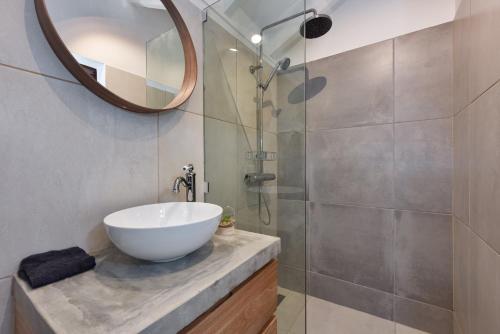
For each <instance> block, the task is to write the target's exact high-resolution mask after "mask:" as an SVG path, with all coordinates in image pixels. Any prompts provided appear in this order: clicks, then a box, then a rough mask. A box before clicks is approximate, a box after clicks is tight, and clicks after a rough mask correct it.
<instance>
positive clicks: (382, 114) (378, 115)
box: [307, 40, 394, 130]
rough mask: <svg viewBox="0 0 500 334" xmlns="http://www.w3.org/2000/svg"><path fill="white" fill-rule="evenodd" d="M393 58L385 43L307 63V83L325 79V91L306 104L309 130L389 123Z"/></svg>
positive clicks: (390, 43) (390, 44)
mask: <svg viewBox="0 0 500 334" xmlns="http://www.w3.org/2000/svg"><path fill="white" fill-rule="evenodd" d="M392 57H393V41H392V40H388V41H384V42H380V43H377V44H373V45H370V46H366V47H363V48H359V49H356V50H354V51H349V52H345V53H342V54H339V55H335V56H332V57H328V58H324V59H321V60H317V61H313V62H311V63H309V64H308V65H307V67H308V70H309V76H310V79H313V78H317V77H325V78H326V87H324V88H323V89H322V90H321V92H320V93H318V94H317V95H315V96H314V97H312V98H310V99H309V100H308V101H307V126H308V129H310V130H317V129H334V128H344V127H351V126H356V125H368V124H377V123H390V122H392V120H393V105H394V104H393V90H394V84H393V59H392ZM312 83H313V82H308V84H309V85H310V84H312ZM308 89H309V90H311V89H313V87H308ZM360 97H362V98H360Z"/></svg>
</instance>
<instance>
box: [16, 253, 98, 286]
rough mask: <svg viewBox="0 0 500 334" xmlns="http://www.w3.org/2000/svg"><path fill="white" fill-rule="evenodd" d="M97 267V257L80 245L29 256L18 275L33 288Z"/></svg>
mask: <svg viewBox="0 0 500 334" xmlns="http://www.w3.org/2000/svg"><path fill="white" fill-rule="evenodd" d="M94 267H95V258H94V257H93V256H90V255H88V254H87V253H86V252H85V251H84V250H83V249H81V248H79V247H72V248H68V249H63V250H59V251H50V252H46V253H42V254H35V255H31V256H28V257H27V258H25V259H24V260H22V261H21V264H20V265H19V271H18V275H19V277H21V278H22V279H24V280H25V281H26V282H28V283H29V285H31V287H32V288H39V287H41V286H44V285H47V284H50V283H54V282H57V281H60V280H62V279H65V278H67V277H71V276H74V275H77V274H80V273H83V272H85V271H87V270H90V269H92V268H94Z"/></svg>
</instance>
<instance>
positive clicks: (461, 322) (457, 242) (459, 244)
mask: <svg viewBox="0 0 500 334" xmlns="http://www.w3.org/2000/svg"><path fill="white" fill-rule="evenodd" d="M470 233H471V232H470V230H469V228H468V227H467V226H465V225H464V223H462V222H461V221H459V220H458V219H454V221H453V310H454V311H455V321H456V322H457V324H458V326H459V327H460V328H461V329H462V332H463V333H462V334H469V333H470V330H469V328H470V327H469V322H470V321H469V315H470V307H469V305H470V303H469V301H470V277H471V258H470V240H471V236H470Z"/></svg>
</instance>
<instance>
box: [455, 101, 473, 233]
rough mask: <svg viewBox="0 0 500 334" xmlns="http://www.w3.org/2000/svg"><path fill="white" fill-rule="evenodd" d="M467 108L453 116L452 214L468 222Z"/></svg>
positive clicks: (468, 162)
mask: <svg viewBox="0 0 500 334" xmlns="http://www.w3.org/2000/svg"><path fill="white" fill-rule="evenodd" d="M469 164H470V159H469V109H465V110H463V111H462V112H461V113H459V114H458V115H456V116H455V117H454V118H453V214H454V215H455V216H457V217H458V218H460V220H462V221H463V222H465V223H467V224H468V223H469Z"/></svg>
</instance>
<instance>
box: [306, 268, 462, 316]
mask: <svg viewBox="0 0 500 334" xmlns="http://www.w3.org/2000/svg"><path fill="white" fill-rule="evenodd" d="M310 272H311V273H312V274H315V275H319V276H323V277H326V278H329V279H334V280H337V281H340V282H343V283H347V284H351V285H355V286H357V287H361V288H365V289H368V290H371V291H374V292H379V293H382V294H385V295H387V296H392V297H397V298H400V299H404V300H408V301H411V302H415V303H419V304H422V305H427V306H430V307H434V308H438V309H440V310H443V311H447V312H453V310H449V309H447V308H444V307H442V306H438V305H434V304H429V303H426V302H423V301H420V300H416V299H411V298H407V297H403V296H400V295H396V294H393V293H390V292H387V291H383V290H379V289H376V288H372V287H370V286H365V285H361V284H358V283H354V282H351V281H346V280H344V279H341V278H337V277H334V276H330V275H326V274H322V273H318V272H316V271H310Z"/></svg>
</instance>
